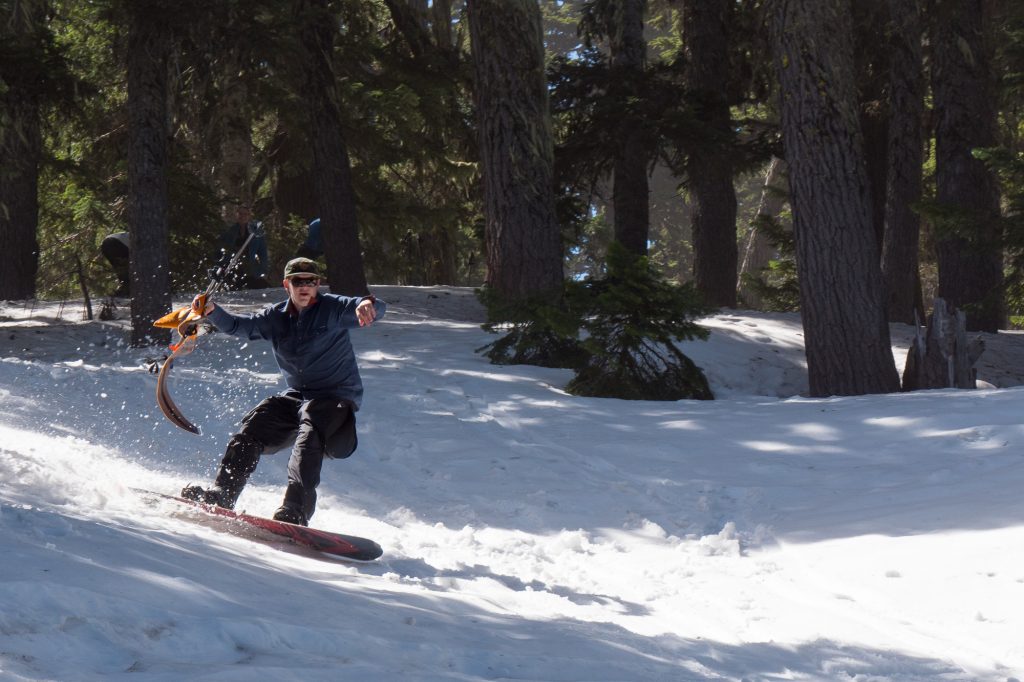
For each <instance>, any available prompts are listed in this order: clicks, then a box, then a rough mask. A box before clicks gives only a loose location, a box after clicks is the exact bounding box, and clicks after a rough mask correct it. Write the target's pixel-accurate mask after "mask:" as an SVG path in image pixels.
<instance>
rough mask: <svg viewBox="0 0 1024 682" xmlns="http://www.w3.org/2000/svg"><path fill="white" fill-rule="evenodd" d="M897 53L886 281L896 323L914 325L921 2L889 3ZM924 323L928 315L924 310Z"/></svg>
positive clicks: (894, 56) (921, 148) (921, 99)
mask: <svg viewBox="0 0 1024 682" xmlns="http://www.w3.org/2000/svg"><path fill="white" fill-rule="evenodd" d="M889 10H890V15H891V17H892V30H891V35H892V51H891V64H890V76H889V101H890V106H889V108H890V110H891V112H892V113H891V114H890V120H889V161H888V166H889V170H888V173H887V175H888V180H887V187H886V193H885V236H884V239H883V241H882V278H883V281H884V282H885V300H886V307H887V311H888V317H889V321H890V322H903V323H906V324H913V323H914V308H915V307H919V306H920V305H921V304H920V303H919V302H918V300H917V292H918V291H919V290H920V284H919V280H920V275H919V273H918V245H919V242H920V234H921V220H920V218H919V217H918V215H917V212H916V211H915V210H914V209H913V205H914V204H915V203H917V202H919V201H920V200H921V167H922V163H923V161H924V136H923V130H922V119H923V117H924V72H923V66H922V49H921V38H922V27H921V8H920V0H889ZM919 313H920V317H919V318H918V319H920V320H923V319H924V310H919Z"/></svg>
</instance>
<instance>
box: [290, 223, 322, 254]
mask: <svg viewBox="0 0 1024 682" xmlns="http://www.w3.org/2000/svg"><path fill="white" fill-rule="evenodd" d="M295 255H296V256H298V257H300V258H309V259H311V260H316V259H317V258H319V257H320V256H322V255H324V243H323V240H322V239H321V238H320V219H319V218H314V219H313V221H312V222H310V223H309V225H308V226H307V228H306V241H305V242H303V243H302V246H300V247H299V250H298V252H296V254H295Z"/></svg>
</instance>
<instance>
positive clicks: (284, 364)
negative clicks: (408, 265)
mask: <svg viewBox="0 0 1024 682" xmlns="http://www.w3.org/2000/svg"><path fill="white" fill-rule="evenodd" d="M365 298H369V297H349V296H336V295H334V294H318V295H317V297H316V301H315V302H314V303H313V304H312V305H311V306H309V307H308V308H306V309H305V310H303V311H302V312H301V313H299V312H296V310H295V306H293V305H292V304H291V301H283V302H281V303H276V304H274V305H271V306H268V307H266V308H264V309H263V310H262V311H260V312H258V313H253V314H251V315H233V314H231V313H229V312H227V311H226V310H224V309H223V308H221V307H220V306H214V309H213V312H211V313H210V314H209V315H208V318H209V320H210V321H211V322H213V324H214V325H216V326H217V329H218V330H219V331H222V332H224V333H225V334H232V335H234V336H244V337H246V338H248V339H253V340H255V339H266V340H267V341H270V343H271V345H272V346H273V348H274V357H275V358H276V359H277V364H278V366H279V367H280V368H281V372H282V374H284V378H285V381H286V382H287V383H288V387H289V388H292V389H294V390H296V391H299V392H300V393H302V397H303V398H305V399H307V400H309V399H312V398H334V399H338V400H350V401H352V403H353V404H354V405H355V408H356V409H357V410H358V409H359V406H360V404H361V403H362V399H363V381H362V379H361V378H360V377H359V368H358V367H357V366H356V356H355V352H354V351H353V350H352V341H351V339H350V338H349V334H348V330H349V329H354V328H356V327H358V326H359V320H358V318H357V317H356V306H358V305H359V304H360V303H361V302H362V301H363V300H365ZM373 307H374V308H375V309H376V311H377V319H380V318H381V317H383V315H384V313H385V312H386V310H387V304H385V303H384V302H383V301H378V300H374V303H373Z"/></svg>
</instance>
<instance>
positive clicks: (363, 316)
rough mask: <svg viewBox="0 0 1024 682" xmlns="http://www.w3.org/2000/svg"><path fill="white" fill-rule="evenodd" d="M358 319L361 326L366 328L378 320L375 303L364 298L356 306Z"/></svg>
mask: <svg viewBox="0 0 1024 682" xmlns="http://www.w3.org/2000/svg"><path fill="white" fill-rule="evenodd" d="M356 319H358V320H359V326H360V327H365V326H366V325H368V324H370V323H372V322H373V321H374V320H375V319H377V309H376V308H374V307H373V301H372V300H370V299H368V298H364V299H363V300H362V301H360V302H359V305H357V306H356Z"/></svg>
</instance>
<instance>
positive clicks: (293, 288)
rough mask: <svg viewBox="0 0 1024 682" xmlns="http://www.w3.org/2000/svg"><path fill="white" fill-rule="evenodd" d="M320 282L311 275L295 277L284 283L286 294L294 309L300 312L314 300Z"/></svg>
mask: <svg viewBox="0 0 1024 682" xmlns="http://www.w3.org/2000/svg"><path fill="white" fill-rule="evenodd" d="M319 285H320V280H319V279H318V278H317V277H314V276H313V275H296V276H295V277H289V278H288V279H286V280H285V281H284V288H285V290H287V292H288V298H289V299H291V302H292V303H293V304H294V305H295V307H296V308H298V309H299V310H302V309H303V308H305V307H306V306H308V305H310V304H311V303H312V302H313V301H314V300H316V292H317V287H318V286H319Z"/></svg>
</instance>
